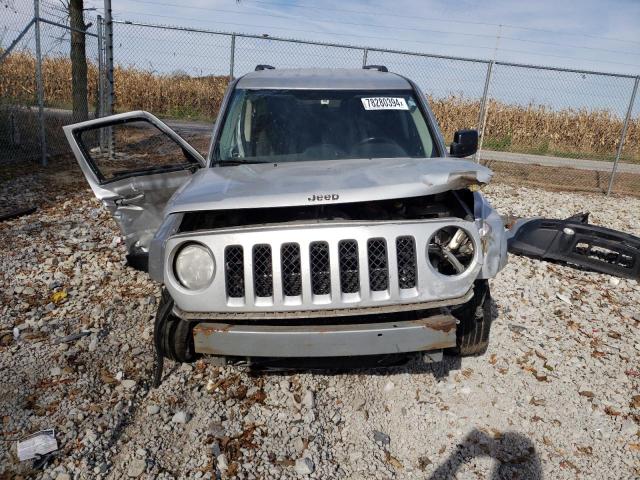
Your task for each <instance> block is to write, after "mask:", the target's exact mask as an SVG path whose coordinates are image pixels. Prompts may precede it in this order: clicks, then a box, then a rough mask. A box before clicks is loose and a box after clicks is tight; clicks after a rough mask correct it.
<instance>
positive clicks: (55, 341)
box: [0, 174, 640, 480]
mask: <svg viewBox="0 0 640 480" xmlns="http://www.w3.org/2000/svg"><path fill="white" fill-rule="evenodd" d="M59 177H60V178H57V180H56V182H57V183H56V182H53V183H56V185H57V186H56V187H55V188H52V187H51V186H50V184H51V183H52V182H51V180H50V179H49V180H47V182H48V183H47V184H46V186H45V184H44V183H43V180H42V179H41V177H39V176H37V175H35V174H34V175H31V176H27V177H21V178H20V179H18V180H15V179H14V180H12V181H10V182H8V181H5V182H4V183H2V184H0V200H1V201H2V202H5V203H6V202H11V203H13V204H28V203H29V202H31V201H33V200H37V201H38V203H39V204H40V209H39V210H38V212H36V213H35V214H32V215H29V216H26V217H22V218H19V219H15V220H10V221H6V222H3V223H1V224H0V249H1V251H2V255H1V257H0V295H1V296H2V306H1V307H0V334H1V335H2V336H1V338H0V344H1V346H0V385H1V387H0V416H1V417H2V422H3V423H2V442H1V443H0V473H1V474H0V477H3V478H4V477H6V478H14V477H15V476H16V475H18V476H20V475H21V476H23V477H33V478H41V479H59V480H63V479H71V478H126V477H138V478H220V477H221V478H244V479H252V478H265V479H266V478H318V479H320V478H321V479H326V478H349V479H354V480H355V479H370V478H375V479H387V478H394V479H396V478H397V479H402V478H420V479H427V478H465V479H471V478H521V479H522V478H542V477H544V478H553V479H564V478H570V479H573V478H638V477H639V476H640V438H639V433H640V432H639V423H640V396H639V393H640V392H639V388H638V387H639V384H640V367H639V365H640V362H639V361H638V360H639V359H638V357H639V355H640V329H639V327H640V312H639V307H638V305H639V304H640V286H639V285H638V283H637V282H635V281H629V280H619V279H616V278H612V277H609V276H606V275H600V274H595V273H586V272H581V271H577V270H574V269H571V268H567V267H562V266H559V265H553V264H549V263H546V262H539V261H534V260H529V259H525V258H518V257H511V258H510V261H509V265H508V266H507V267H506V269H505V270H504V271H503V272H502V273H501V274H500V275H499V277H498V278H497V279H495V280H494V281H492V283H491V288H492V292H493V295H494V300H495V309H496V312H497V319H496V321H495V323H494V325H493V330H492V339H491V344H490V347H489V351H488V352H487V354H485V355H484V356H481V357H477V358H467V359H463V360H462V361H460V360H456V359H453V358H447V359H446V360H445V362H443V363H441V364H435V365H424V364H421V363H420V362H417V361H412V362H410V363H409V364H408V365H406V366H403V367H394V368H391V369H367V370H359V371H353V372H350V373H343V374H336V373H334V374H332V373H331V372H323V373H294V374H260V375H258V374H254V373H252V372H249V371H247V370H245V369H242V368H238V367H218V366H214V365H211V364H209V363H205V362H198V363H195V364H194V365H182V366H180V365H174V364H171V363H170V362H168V363H169V364H168V365H165V379H164V382H163V383H162V385H161V387H160V388H158V389H152V388H150V385H149V383H150V377H151V369H152V359H153V354H152V346H151V334H152V321H153V316H154V313H155V308H156V305H157V303H158V299H159V288H158V285H156V284H154V283H153V282H151V281H150V280H149V279H148V277H147V276H146V275H145V274H143V273H138V272H135V271H133V270H131V269H129V268H127V267H125V266H124V262H123V258H124V247H123V245H122V244H121V239H120V237H119V236H118V231H117V229H116V226H115V224H114V223H113V221H112V220H111V218H110V216H109V215H108V213H107V212H106V211H105V210H104V209H103V208H101V206H100V205H99V203H98V202H97V201H95V200H94V199H93V197H92V196H91V194H90V192H89V191H88V190H87V189H86V188H85V185H84V184H83V183H82V182H77V181H73V179H69V178H67V177H65V176H64V175H61V176H59ZM62 180H65V181H66V184H63V185H62V186H60V184H61V181H62ZM487 194H488V196H489V197H490V198H491V200H492V201H493V204H494V205H495V206H496V207H497V208H498V210H499V211H500V213H502V214H512V215H517V216H528V215H545V216H551V217H565V216H568V215H570V214H574V213H576V212H580V211H584V210H589V211H591V212H592V218H593V222H594V223H599V224H602V225H605V226H609V227H613V228H617V229H620V230H624V231H627V232H630V233H634V234H636V235H640V224H639V223H638V214H639V213H640V199H637V198H623V197H614V198H605V197H603V196H601V195H586V194H569V193H558V192H548V191H544V190H536V189H531V188H514V187H510V186H506V185H501V184H497V185H494V186H491V187H489V188H488V189H487ZM59 292H64V293H59ZM56 294H57V295H56ZM65 294H66V296H65ZM14 332H15V333H19V335H18V336H17V339H16V338H15V337H14ZM75 333H82V334H83V335H84V336H81V337H80V338H76V339H73V338H69V337H67V336H69V335H73V334H75ZM65 337H66V338H65ZM44 428H55V429H56V435H57V440H58V442H59V445H60V449H59V451H58V452H57V453H56V455H55V456H54V457H53V458H52V460H51V462H50V464H49V465H47V466H46V467H45V468H44V469H43V470H34V469H33V467H32V463H31V462H23V463H19V462H18V460H17V456H16V446H15V441H12V439H14V438H19V437H21V436H23V435H26V434H28V433H31V432H34V431H37V430H40V429H44Z"/></svg>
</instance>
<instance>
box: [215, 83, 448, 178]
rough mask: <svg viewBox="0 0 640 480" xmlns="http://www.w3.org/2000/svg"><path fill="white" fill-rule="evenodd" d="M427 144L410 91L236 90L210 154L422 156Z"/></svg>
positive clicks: (282, 158) (241, 158) (256, 157)
mask: <svg viewBox="0 0 640 480" xmlns="http://www.w3.org/2000/svg"><path fill="white" fill-rule="evenodd" d="M435 150H436V149H435V147H434V141H433V139H432V136H431V133H430V131H429V127H428V126H427V122H426V119H425V117H424V115H423V113H422V111H421V109H420V108H419V107H418V104H417V101H416V99H415V98H414V95H413V93H412V92H411V91H407V90H399V91H380V90H375V91H364V90H363V91H345V90H336V91H331V90H236V91H235V93H234V96H233V97H232V100H231V103H230V105H229V108H228V109H227V115H226V118H225V119H224V125H223V127H222V132H221V134H220V138H219V140H218V142H217V144H216V146H215V149H214V161H215V162H216V163H219V164H222V165H224V163H225V162H227V163H228V164H237V163H254V162H255V163H261V162H298V161H308V160H336V159H347V158H397V157H418V158H424V157H432V156H437V152H436V151H435Z"/></svg>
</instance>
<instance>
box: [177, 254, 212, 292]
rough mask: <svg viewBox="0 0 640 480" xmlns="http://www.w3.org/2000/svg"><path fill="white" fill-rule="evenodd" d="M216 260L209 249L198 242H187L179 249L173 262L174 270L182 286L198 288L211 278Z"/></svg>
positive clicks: (190, 288) (202, 286) (207, 282)
mask: <svg viewBox="0 0 640 480" xmlns="http://www.w3.org/2000/svg"><path fill="white" fill-rule="evenodd" d="M215 271H216V262H215V260H214V259H213V254H212V253H211V251H210V250H209V249H208V248H207V247H205V246H204V245H201V244H199V243H188V244H186V245H185V246H184V247H182V248H181V249H180V251H179V252H178V254H177V255H176V259H175V262H174V272H175V275H176V278H177V279H178V281H179V282H180V283H181V284H182V286H183V287H185V288H188V289H189V290H200V289H201V288H204V287H206V286H207V285H209V283H211V280H213V275H214V274H215Z"/></svg>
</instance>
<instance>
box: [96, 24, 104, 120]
mask: <svg viewBox="0 0 640 480" xmlns="http://www.w3.org/2000/svg"><path fill="white" fill-rule="evenodd" d="M96 20H97V28H96V31H97V32H98V111H97V112H96V118H97V117H102V116H104V80H103V76H104V52H103V50H102V49H103V47H104V46H103V45H102V34H103V30H102V29H103V25H102V15H98V16H97V17H96Z"/></svg>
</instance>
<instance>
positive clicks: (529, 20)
mask: <svg viewBox="0 0 640 480" xmlns="http://www.w3.org/2000/svg"><path fill="white" fill-rule="evenodd" d="M85 4H86V6H87V7H96V8H98V9H102V6H103V2H102V1H101V0H85ZM112 5H113V12H114V18H116V19H123V20H132V21H143V22H150V23H162V24H171V25H183V26H193V27H197V28H203V29H213V30H222V31H233V32H244V33H255V34H268V35H271V36H281V37H293V38H301V39H309V40H320V41H325V42H335V43H348V44H353V45H364V46H373V47H381V48H388V49H397V50H410V51H416V52H425V53H434V54H440V55H454V56H461V57H474V58H482V59H492V58H494V59H497V60H502V61H508V62H518V63H530V64H542V65H554V66H562V67H569V68H577V69H587V70H598V71H605V72H620V73H629V74H633V75H638V74H640V1H638V0H613V1H612V0H608V1H602V0H580V1H566V0H529V1H514V0H479V1H469V0H457V1H455V2H452V1H445V0H394V1H393V2H390V1H380V0H378V1H375V2H370V1H362V0H340V1H334V0H332V1H316V2H313V1H312V0H286V1H284V0H241V1H240V2H239V3H237V2H235V1H234V0H159V1H153V0H112ZM498 37H499V38H498Z"/></svg>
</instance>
